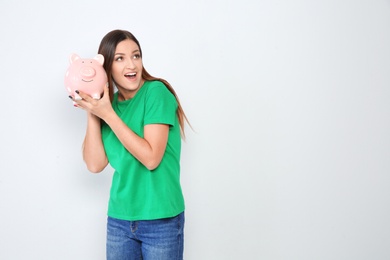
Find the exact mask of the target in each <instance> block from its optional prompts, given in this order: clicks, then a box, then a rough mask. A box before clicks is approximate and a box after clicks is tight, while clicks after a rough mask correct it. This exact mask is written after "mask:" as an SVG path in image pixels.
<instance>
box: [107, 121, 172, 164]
mask: <svg viewBox="0 0 390 260" xmlns="http://www.w3.org/2000/svg"><path fill="white" fill-rule="evenodd" d="M104 121H105V122H106V123H107V124H108V125H109V126H110V127H111V129H112V131H113V132H114V133H115V135H116V136H117V137H118V139H119V140H120V141H121V143H122V144H123V146H124V147H125V148H126V149H127V150H128V151H129V152H130V153H131V154H132V155H133V156H134V157H135V158H137V160H138V161H140V162H141V163H142V164H143V165H144V166H145V167H146V168H148V169H149V170H154V169H155V168H157V166H158V165H159V164H160V162H161V160H162V158H163V155H164V152H165V148H166V146H167V142H168V132H169V126H168V125H165V124H151V125H146V126H145V127H144V138H141V137H139V136H138V135H137V134H136V133H134V132H133V131H132V130H131V129H130V128H129V127H128V126H127V125H126V124H125V123H124V122H123V121H122V120H121V119H120V118H119V117H118V116H117V115H116V114H115V115H111V116H109V117H106V118H104Z"/></svg>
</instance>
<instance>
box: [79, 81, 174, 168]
mask: <svg viewBox="0 0 390 260" xmlns="http://www.w3.org/2000/svg"><path fill="white" fill-rule="evenodd" d="M79 95H80V97H82V98H83V99H82V100H76V101H75V102H76V104H77V106H78V107H80V108H82V109H84V110H86V111H87V112H88V113H89V114H91V116H94V117H92V118H89V120H88V124H89V123H91V124H90V125H88V127H87V135H86V139H85V142H84V146H85V147H84V160H85V162H86V163H87V166H88V169H90V171H92V172H95V171H97V170H100V171H102V170H103V169H104V167H105V166H106V165H107V162H108V161H107V157H106V154H105V152H104V148H103V144H102V141H101V132H100V131H101V130H100V122H99V125H98V124H97V122H96V121H95V120H97V121H99V120H98V119H99V118H101V119H103V120H104V121H105V122H106V123H107V124H108V125H109V127H110V128H111V129H112V131H113V132H114V133H115V135H116V136H117V137H118V139H119V140H120V141H121V143H122V144H123V146H124V147H125V148H126V149H127V150H128V151H129V152H130V153H131V154H132V155H133V156H134V157H135V158H137V159H138V160H139V161H140V162H141V163H142V164H143V165H144V166H145V167H146V168H148V169H149V170H153V169H155V168H156V167H157V166H158V165H159V164H160V162H161V160H162V157H163V155H164V152H165V148H166V145H167V142H168V132H169V126H168V125H165V124H151V125H146V126H145V128H144V138H142V137H140V136H138V135H137V134H136V133H134V132H133V131H132V130H131V129H130V128H129V127H128V126H127V125H126V124H125V123H124V122H123V121H122V119H121V118H120V117H119V116H118V115H117V114H116V113H115V111H114V110H113V109H112V106H111V102H110V100H109V97H108V96H109V94H108V88H105V90H104V95H103V97H102V98H101V99H100V100H95V99H92V98H91V97H90V96H88V95H86V94H85V93H82V92H80V93H79ZM98 132H99V133H100V136H98ZM87 137H88V139H87ZM98 139H99V140H98ZM87 144H88V150H86V147H87V146H86V145H87ZM100 147H102V148H103V149H100ZM94 149H97V150H94ZM103 153H104V159H105V160H101V159H102V158H103ZM85 155H87V157H88V158H87V157H86V156H85ZM95 159H96V160H97V161H94V160H95Z"/></svg>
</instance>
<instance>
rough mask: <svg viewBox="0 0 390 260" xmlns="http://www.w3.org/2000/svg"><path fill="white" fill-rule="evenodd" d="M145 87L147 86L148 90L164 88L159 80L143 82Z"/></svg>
mask: <svg viewBox="0 0 390 260" xmlns="http://www.w3.org/2000/svg"><path fill="white" fill-rule="evenodd" d="M144 84H145V85H146V86H148V88H161V87H165V85H164V83H162V82H161V81H159V80H149V81H145V83H144Z"/></svg>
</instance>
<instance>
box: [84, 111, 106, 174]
mask: <svg viewBox="0 0 390 260" xmlns="http://www.w3.org/2000/svg"><path fill="white" fill-rule="evenodd" d="M87 116H88V119H87V131H86V133H85V138H84V143H83V159H84V162H85V164H86V165H87V168H88V170H89V171H90V172H93V173H99V172H101V171H102V170H103V169H104V168H105V167H106V166H107V164H108V159H107V156H106V153H105V151H104V146H103V141H102V134H101V128H100V118H99V117H97V116H95V115H93V114H91V113H89V112H87Z"/></svg>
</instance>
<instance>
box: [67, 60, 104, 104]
mask: <svg viewBox="0 0 390 260" xmlns="http://www.w3.org/2000/svg"><path fill="white" fill-rule="evenodd" d="M69 62H70V65H69V68H68V70H67V71H66V74H65V87H66V90H67V91H68V93H69V95H71V96H73V97H74V98H75V99H76V100H80V99H81V97H80V96H79V95H78V94H77V93H76V92H75V90H80V91H82V92H84V93H86V94H88V95H90V96H91V97H92V98H94V99H100V97H101V95H102V93H103V90H104V87H105V86H106V85H107V84H108V83H107V74H106V71H105V70H104V68H103V63H104V57H103V55H101V54H98V55H96V56H95V57H94V58H93V59H82V58H80V57H79V56H78V55H77V54H72V55H70V57H69Z"/></svg>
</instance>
